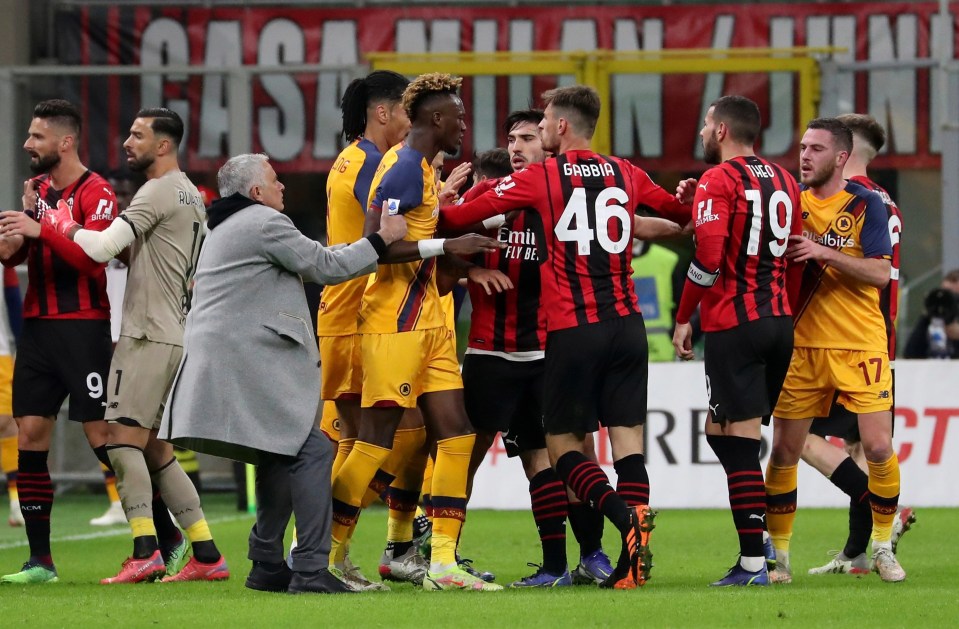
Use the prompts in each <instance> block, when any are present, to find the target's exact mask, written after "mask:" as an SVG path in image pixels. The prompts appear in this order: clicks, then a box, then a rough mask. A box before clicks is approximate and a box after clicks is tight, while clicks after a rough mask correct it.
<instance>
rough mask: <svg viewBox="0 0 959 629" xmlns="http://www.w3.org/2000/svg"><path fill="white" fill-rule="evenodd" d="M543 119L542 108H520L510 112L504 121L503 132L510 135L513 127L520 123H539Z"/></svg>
mask: <svg viewBox="0 0 959 629" xmlns="http://www.w3.org/2000/svg"><path fill="white" fill-rule="evenodd" d="M542 120H543V110H542V109H518V110H516V111H513V112H510V114H509V115H508V116H506V120H504V121H503V133H504V134H506V135H509V132H510V131H512V130H513V127H515V126H516V125H518V124H520V123H527V122H528V123H532V124H534V125H538V124H539V123H540V122H541V121H542Z"/></svg>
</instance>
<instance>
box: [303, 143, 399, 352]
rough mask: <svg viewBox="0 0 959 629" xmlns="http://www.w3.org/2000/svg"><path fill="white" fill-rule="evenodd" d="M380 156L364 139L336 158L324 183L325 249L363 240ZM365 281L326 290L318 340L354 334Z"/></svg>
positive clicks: (357, 280) (355, 280)
mask: <svg viewBox="0 0 959 629" xmlns="http://www.w3.org/2000/svg"><path fill="white" fill-rule="evenodd" d="M382 157H383V155H382V154H381V153H380V151H379V149H378V148H376V145H375V144H373V143H372V142H370V141H369V140H367V139H365V138H361V139H359V140H356V141H354V142H352V143H351V144H350V145H349V146H347V147H346V148H344V149H343V151H342V152H341V153H340V154H339V156H338V157H337V158H336V161H335V162H334V163H333V168H332V170H330V174H329V177H328V178H327V180H326V199H327V202H326V240H327V244H328V245H339V244H349V243H351V242H356V241H357V240H359V239H360V238H362V237H363V222H364V221H365V219H366V207H367V202H368V201H369V197H370V190H371V186H372V183H373V175H374V173H375V172H376V168H377V167H378V166H379V165H380V160H381V159H382ZM366 282H367V277H366V276H363V277H358V278H356V279H353V280H350V281H348V282H343V283H342V284H336V285H333V286H326V287H324V289H323V295H322V296H321V298H320V311H319V315H318V316H317V319H316V333H317V334H318V335H319V336H345V335H348V334H355V333H356V317H357V314H358V313H359V310H360V301H361V300H362V298H363V291H364V289H365V288H366Z"/></svg>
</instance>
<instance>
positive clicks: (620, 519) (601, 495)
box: [556, 451, 630, 535]
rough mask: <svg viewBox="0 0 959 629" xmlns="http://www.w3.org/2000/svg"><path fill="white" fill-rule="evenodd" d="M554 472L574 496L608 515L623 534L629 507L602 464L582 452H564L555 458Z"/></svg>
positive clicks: (625, 528)
mask: <svg viewBox="0 0 959 629" xmlns="http://www.w3.org/2000/svg"><path fill="white" fill-rule="evenodd" d="M556 473H557V474H558V475H559V477H560V478H561V479H562V480H563V482H564V483H566V486H567V487H569V488H570V489H572V490H573V493H574V494H576V497H577V498H579V499H580V500H582V501H583V502H586V503H589V505H590V506H591V507H593V508H594V509H596V510H597V511H599V512H601V513H602V514H603V515H604V516H606V517H607V518H609V521H610V522H612V523H613V525H614V526H615V527H616V528H617V529H618V530H619V532H620V533H622V534H623V535H625V534H626V532H627V531H628V530H629V526H630V510H629V505H627V504H626V501H625V500H623V499H622V497H621V496H620V495H619V494H617V493H616V492H615V491H614V490H613V487H612V485H610V484H609V478H608V477H607V476H606V473H605V472H603V470H602V468H601V467H599V465H597V464H596V463H594V462H592V461H590V460H589V459H588V458H586V455H585V454H583V453H582V452H575V451H571V452H567V453H566V454H564V455H563V456H561V457H560V458H559V460H558V461H557V462H556Z"/></svg>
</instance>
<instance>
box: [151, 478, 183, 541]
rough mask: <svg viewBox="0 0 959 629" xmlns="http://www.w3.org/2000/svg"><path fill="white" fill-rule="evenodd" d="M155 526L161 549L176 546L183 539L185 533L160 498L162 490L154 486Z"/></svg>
mask: <svg viewBox="0 0 959 629" xmlns="http://www.w3.org/2000/svg"><path fill="white" fill-rule="evenodd" d="M153 526H154V528H155V529H156V532H157V539H158V540H159V542H160V547H161V548H169V547H172V546H176V545H177V544H179V543H180V540H182V539H183V533H181V532H180V529H179V528H177V525H176V524H175V523H174V522H173V518H171V517H170V510H169V509H168V508H167V506H166V503H165V502H163V498H161V497H160V490H159V489H158V488H157V486H156V485H153Z"/></svg>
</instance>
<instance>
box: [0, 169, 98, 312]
mask: <svg viewBox="0 0 959 629" xmlns="http://www.w3.org/2000/svg"><path fill="white" fill-rule="evenodd" d="M33 181H34V182H35V185H36V188H37V206H36V208H34V212H35V215H34V217H35V218H36V219H37V220H38V221H39V220H41V219H42V218H43V215H44V213H45V212H46V211H47V210H48V209H49V208H53V207H56V205H57V202H58V201H59V200H61V199H63V200H65V201H66V202H67V204H69V205H70V208H71V209H72V210H73V220H75V221H76V222H77V223H78V224H79V225H80V226H81V227H82V228H83V229H91V230H95V231H103V230H104V229H106V228H107V227H108V226H109V225H110V223H111V222H113V219H114V218H116V210H117V201H116V195H115V194H114V192H113V188H112V187H110V184H109V183H107V181H106V180H105V179H103V177H101V176H100V175H98V174H96V173H94V172H92V171H89V170H88V171H86V172H85V173H84V174H83V175H82V176H80V177H79V178H78V179H77V180H76V181H75V182H73V183H71V184H70V185H69V186H67V187H66V188H64V189H63V190H55V189H54V188H53V187H52V186H51V185H50V177H49V176H48V175H40V176H38V177H35V178H34V179H33ZM24 259H26V260H27V276H28V282H27V293H26V297H25V298H24V302H23V316H24V317H42V318H49V319H109V318H110V302H109V299H108V298H107V280H106V272H105V269H106V264H100V263H97V262H95V261H93V260H92V259H90V257H88V256H87V254H86V253H84V252H83V249H81V248H80V246H79V245H77V244H76V243H74V242H73V241H71V240H69V239H68V238H66V237H64V236H62V235H61V234H60V233H58V232H57V231H56V230H55V229H53V228H52V227H50V226H49V225H47V224H44V223H42V221H41V228H40V237H39V238H35V239H27V240H26V242H25V243H24V246H23V247H21V249H20V251H19V252H17V254H16V255H14V256H13V257H12V258H11V259H10V260H8V261H6V262H5V263H4V264H7V265H9V266H15V265H17V264H20V263H21V262H23V260H24Z"/></svg>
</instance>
